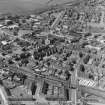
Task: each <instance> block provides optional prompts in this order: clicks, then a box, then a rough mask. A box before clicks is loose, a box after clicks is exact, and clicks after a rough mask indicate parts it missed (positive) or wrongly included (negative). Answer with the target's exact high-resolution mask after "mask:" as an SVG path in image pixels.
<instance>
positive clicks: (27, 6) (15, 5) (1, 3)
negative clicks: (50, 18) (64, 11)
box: [0, 0, 71, 13]
mask: <svg viewBox="0 0 105 105" xmlns="http://www.w3.org/2000/svg"><path fill="white" fill-rule="evenodd" d="M65 1H71V0H54V1H53V2H52V3H54V4H55V3H62V2H65ZM47 2H48V0H0V13H6V12H12V13H20V12H27V11H29V10H34V9H35V8H40V7H42V6H44V5H45V4H46V3H47Z"/></svg>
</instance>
